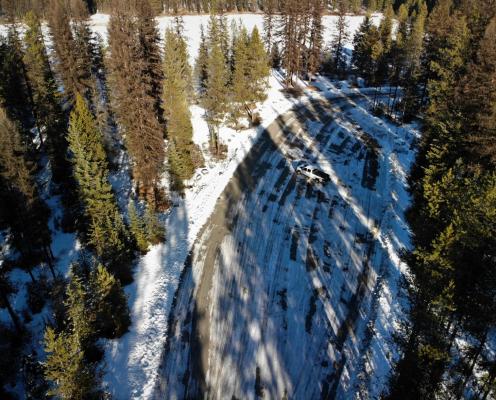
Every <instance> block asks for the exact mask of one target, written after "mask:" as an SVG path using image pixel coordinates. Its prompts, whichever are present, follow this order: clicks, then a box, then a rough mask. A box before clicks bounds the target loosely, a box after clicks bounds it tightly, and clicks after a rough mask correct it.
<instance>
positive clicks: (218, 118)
mask: <svg viewBox="0 0 496 400" xmlns="http://www.w3.org/2000/svg"><path fill="white" fill-rule="evenodd" d="M227 81H228V72H227V65H226V61H225V57H224V53H223V52H222V48H221V46H220V44H219V43H217V42H214V43H212V47H211V49H210V53H209V57H208V80H207V87H206V92H205V96H204V98H203V102H202V104H203V106H204V108H205V111H206V114H207V122H208V123H209V125H210V127H209V129H210V144H211V147H212V149H213V151H214V153H215V154H216V155H220V143H219V140H218V133H217V131H218V128H219V126H220V124H221V123H222V121H223V120H224V116H225V112H226V106H227Z"/></svg>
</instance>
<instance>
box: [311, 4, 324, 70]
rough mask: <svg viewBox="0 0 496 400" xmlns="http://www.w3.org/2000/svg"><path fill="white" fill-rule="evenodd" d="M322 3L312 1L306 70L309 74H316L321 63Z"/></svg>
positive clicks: (322, 37)
mask: <svg viewBox="0 0 496 400" xmlns="http://www.w3.org/2000/svg"><path fill="white" fill-rule="evenodd" d="M323 13H324V3H323V1H322V0H313V1H312V25H311V28H310V39H309V51H308V53H309V54H308V65H307V71H308V73H309V74H310V75H314V74H316V73H317V72H318V71H319V70H320V67H321V64H322V45H323V41H324V26H323V24H322V15H323Z"/></svg>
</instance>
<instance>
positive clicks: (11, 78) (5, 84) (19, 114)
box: [0, 23, 33, 146]
mask: <svg viewBox="0 0 496 400" xmlns="http://www.w3.org/2000/svg"><path fill="white" fill-rule="evenodd" d="M0 105H1V106H2V107H4V108H5V110H6V111H7V115H8V116H9V118H11V119H12V120H13V121H15V122H16V123H17V124H18V125H19V127H20V128H21V129H22V132H23V141H24V143H25V144H27V145H29V146H31V141H32V139H31V138H30V137H29V135H28V133H29V131H30V129H31V128H32V127H33V114H32V111H33V109H32V101H31V98H30V86H29V82H28V80H27V76H26V73H25V66H24V63H23V49H22V44H21V40H20V37H19V31H18V26H17V24H15V23H12V24H11V25H9V27H8V31H7V37H6V40H4V39H3V37H0Z"/></svg>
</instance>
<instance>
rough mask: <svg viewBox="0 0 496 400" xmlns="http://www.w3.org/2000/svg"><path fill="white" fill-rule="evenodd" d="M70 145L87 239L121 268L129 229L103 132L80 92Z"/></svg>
mask: <svg viewBox="0 0 496 400" xmlns="http://www.w3.org/2000/svg"><path fill="white" fill-rule="evenodd" d="M69 144H70V150H71V152H72V154H73V164H74V176H75V178H76V180H77V182H78V185H79V191H80V195H81V198H82V201H83V203H84V205H85V212H86V215H87V217H88V220H89V227H88V242H89V243H90V245H91V246H92V248H93V249H94V250H95V252H96V255H97V256H98V257H100V258H101V259H102V261H104V262H105V263H108V264H109V265H110V266H111V268H112V269H113V270H116V269H118V268H121V269H122V268H123V266H122V265H119V264H120V263H125V262H126V259H127V258H128V254H126V250H125V241H126V238H127V231H126V228H125V225H124V223H123V221H122V218H121V216H120V214H119V210H118V208H117V204H116V202H115V198H114V194H113V193H112V187H111V185H110V183H109V181H108V166H107V160H106V154H105V150H104V148H103V143H102V136H101V133H100V132H99V131H98V129H97V128H96V125H95V121H94V119H93V117H92V115H91V113H90V111H89V110H88V108H87V106H86V103H85V102H84V100H83V99H82V97H81V96H79V95H78V96H77V97H76V104H75V108H74V110H73V112H72V113H71V117H70V126H69ZM124 267H125V266H124ZM116 272H117V271H116ZM122 274H126V271H120V272H119V276H122Z"/></svg>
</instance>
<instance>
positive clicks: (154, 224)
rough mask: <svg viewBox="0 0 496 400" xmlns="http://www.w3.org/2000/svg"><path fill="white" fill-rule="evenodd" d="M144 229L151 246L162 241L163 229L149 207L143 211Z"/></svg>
mask: <svg viewBox="0 0 496 400" xmlns="http://www.w3.org/2000/svg"><path fill="white" fill-rule="evenodd" d="M145 228H146V236H147V239H148V241H149V242H150V243H151V244H152V245H153V244H158V243H160V242H162V241H163V240H164V238H165V229H164V228H163V227H162V226H161V224H160V221H159V220H158V218H157V214H156V212H155V210H154V209H153V208H151V207H150V206H149V205H148V206H147V207H146V211H145Z"/></svg>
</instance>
